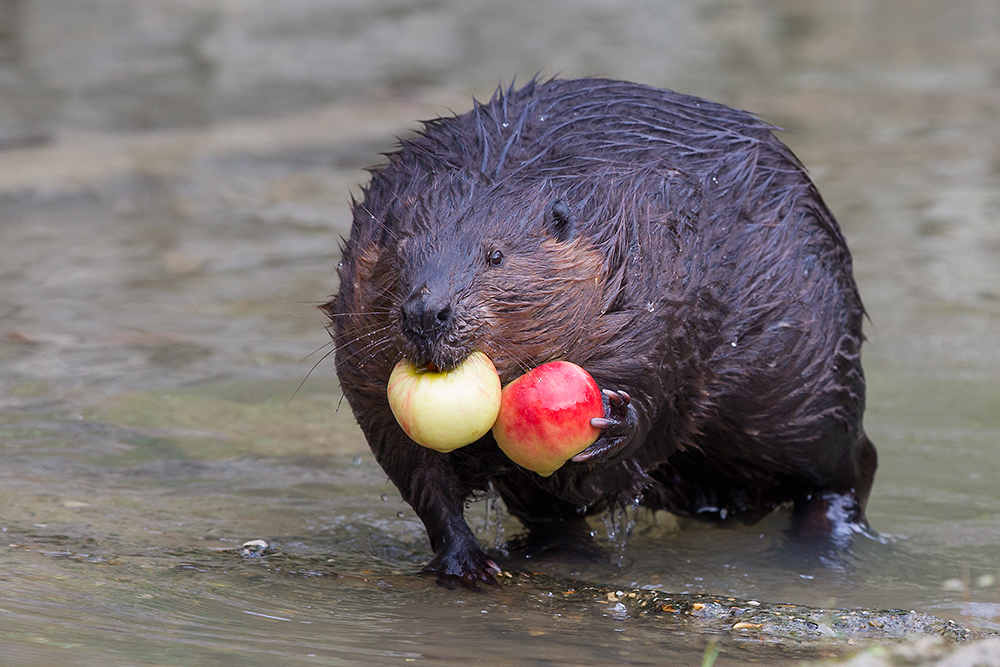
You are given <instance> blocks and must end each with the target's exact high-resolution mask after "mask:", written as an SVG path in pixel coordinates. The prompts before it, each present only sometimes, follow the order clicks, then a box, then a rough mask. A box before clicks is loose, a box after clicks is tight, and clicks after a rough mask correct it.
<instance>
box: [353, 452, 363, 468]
mask: <svg viewBox="0 0 1000 667" xmlns="http://www.w3.org/2000/svg"><path fill="white" fill-rule="evenodd" d="M361 461H363V459H362V458H361V454H355V455H354V465H356V466H359V465H361Z"/></svg>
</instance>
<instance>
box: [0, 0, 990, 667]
mask: <svg viewBox="0 0 1000 667" xmlns="http://www.w3.org/2000/svg"><path fill="white" fill-rule="evenodd" d="M998 62H1000V9H998V6H997V5H996V3H995V2H993V1H992V0H982V1H979V2H976V1H974V0H958V1H956V2H949V3H945V4H942V3H934V2H914V0H895V1H888V2H879V3H875V2H865V1H857V2H847V3H845V2H834V1H832V0H831V1H830V2H806V1H804V0H803V1H792V0H785V1H781V2H763V1H760V2H749V3H729V2H721V1H718V0H700V1H698V2H693V3H687V4H684V5H678V6H677V7H675V8H670V9H664V8H663V7H662V6H661V4H658V3H643V2H638V1H627V2H620V3H615V4H613V5H611V4H608V5H605V4H604V3H600V2H587V3H570V2H562V1H559V2H550V3H517V2H508V3H490V2H486V1H485V0H483V1H481V2H480V1H475V2H466V1H463V2H458V1H457V0H454V1H447V0H438V1H432V2H419V3H408V2H403V1H402V0H395V1H394V0H380V1H378V2H370V3H356V4H355V5H348V4H343V3H327V2H322V1H320V0H293V1H290V2H283V3H272V4H267V3H253V2H248V1H247V2H237V3H226V4H219V5H216V4H207V5H206V4H205V3H197V2H191V1H185V0H155V1H152V2H144V3H129V2H122V1H117V0H87V1H86V2H79V1H74V2H66V1H65V0H7V2H0V149H2V150H0V648H2V649H3V653H4V661H5V664H50V663H52V662H55V661H57V660H58V661H68V662H70V663H71V664H81V665H88V664H102V665H105V664H129V665H164V664H169V665H184V664H190V665H212V664H230V663H232V662H234V661H235V660H240V661H243V662H246V663H247V664H263V663H265V662H269V663H270V662H274V661H276V660H277V661H281V662H283V663H287V664H351V663H356V662H369V663H388V664H397V663H405V662H409V661H414V662H422V663H443V662H470V661H473V660H486V659H489V661H490V662H512V663H513V662H541V663H546V662H548V663H553V664H563V663H566V664H570V663H580V662H586V663H595V664H600V663H619V662H622V661H629V662H634V663H638V664H643V663H646V662H648V663H656V664H663V663H664V662H670V660H671V659H673V660H676V661H678V662H683V663H685V664H697V662H698V661H700V658H701V652H702V650H703V649H704V647H705V645H706V644H707V643H708V642H709V640H710V639H711V637H708V636H702V635H699V634H698V633H697V632H692V631H690V630H684V629H678V628H676V627H674V628H670V627H663V626H662V625H658V624H656V623H653V622H650V621H647V620H643V619H639V618H631V617H628V616H627V615H626V616H622V615H620V614H618V615H616V614H615V613H612V612H611V611H609V609H608V608H607V606H606V604H598V603H596V602H595V604H593V605H589V606H588V605H583V606H580V605H566V604H560V603H558V601H553V595H554V592H553V591H551V590H546V589H544V588H538V589H534V590H532V589H530V588H529V589H525V588H523V587H507V588H504V589H501V590H499V591H488V592H485V593H469V592H465V591H458V592H453V591H447V590H445V589H441V588H438V587H437V586H435V585H434V584H433V582H432V581H429V580H427V579H426V578H424V577H420V576H417V575H415V574H414V573H415V572H416V571H417V570H418V569H419V568H420V566H421V565H422V564H423V563H425V562H426V560H427V559H428V557H429V548H428V545H427V543H426V538H425V535H424V533H423V529H422V526H421V525H420V524H419V522H418V521H417V520H416V518H415V517H414V515H413V513H412V511H411V510H410V509H409V508H408V507H407V506H406V505H404V504H402V503H401V502H400V501H399V497H398V494H396V492H395V490H394V489H393V488H392V487H391V485H390V484H388V483H387V482H386V480H385V476H384V475H383V474H382V473H381V471H380V470H379V469H378V467H377V465H376V464H375V463H374V460H373V459H372V457H371V455H370V454H369V453H368V452H367V447H366V445H365V443H364V441H363V439H362V437H361V435H360V432H359V431H358V429H357V427H356V426H355V425H354V423H353V419H352V417H351V416H350V413H349V410H348V409H347V407H346V405H344V406H342V407H341V408H340V410H339V411H338V410H337V406H338V405H339V403H340V393H339V389H338V387H337V384H336V380H335V378H334V376H333V367H332V363H331V361H330V360H329V359H327V360H325V361H324V360H323V355H325V354H326V353H327V352H328V350H329V348H328V347H327V341H328V337H327V335H326V333H325V332H324V331H323V322H322V319H321V317H320V315H319V313H318V312H317V311H316V310H315V308H314V306H315V305H316V304H318V303H320V302H321V301H322V300H323V299H324V298H325V297H326V295H328V294H330V293H332V292H333V291H334V289H335V281H334V277H333V274H334V272H333V266H334V264H335V262H336V254H337V247H338V246H337V243H338V234H345V233H346V230H347V228H348V225H349V214H348V205H347V201H348V198H349V196H350V193H351V192H355V193H356V192H357V189H356V187H355V185H356V184H357V183H361V182H363V181H364V179H365V173H364V171H363V168H364V167H365V166H367V165H368V164H370V163H372V162H374V161H376V160H377V159H378V153H379V152H380V151H385V150H388V149H390V148H391V146H392V144H393V141H394V139H393V137H394V136H396V135H400V134H403V133H405V132H406V131H407V128H412V127H413V126H414V121H415V120H417V119H423V118H429V117H432V116H434V115H437V114H442V113H448V110H449V109H454V110H457V111H460V110H464V109H466V108H467V107H468V106H469V104H470V102H469V96H470V95H476V96H478V97H484V96H487V95H489V94H490V93H491V92H492V90H493V88H494V87H495V86H496V85H497V84H498V83H501V82H506V81H509V80H510V78H511V77H512V76H514V75H515V74H517V75H518V77H519V80H524V79H525V78H527V77H530V76H531V75H532V74H534V73H535V72H538V71H541V72H543V73H544V74H546V75H549V74H554V73H557V72H559V73H561V74H562V75H563V76H579V75H592V74H597V75H607V76H614V77H619V78H627V79H632V80H638V81H642V82H644V83H650V84H654V85H660V86H664V87H670V88H674V89H678V90H681V91H683V92H688V93H693V94H699V95H704V96H707V97H711V98H713V99H716V100H719V101H721V102H725V103H728V104H731V105H734V106H739V107H743V108H747V109H750V110H753V111H754V112H756V113H758V114H760V115H761V116H763V117H764V118H766V119H768V120H770V121H772V122H775V123H776V124H779V125H781V126H782V127H784V128H785V129H786V131H785V132H784V133H783V135H782V138H783V139H784V140H785V141H787V142H788V143H789V144H790V145H791V146H792V147H793V149H794V150H795V151H796V152H797V153H798V154H799V156H800V157H801V158H802V159H803V161H804V162H805V163H806V164H807V165H808V166H809V168H810V170H811V172H812V174H813V176H814V178H815V180H816V181H817V183H818V184H819V186H820V189H821V190H822V192H823V193H824V196H825V197H826V199H827V201H828V203H829V204H830V206H831V208H832V209H833V211H834V212H835V214H836V215H837V217H838V219H839V220H840V222H841V225H842V226H843V228H844V230H845V233H846V235H847V237H848V240H849V242H850V245H851V247H852V250H853V253H854V258H855V269H856V274H857V277H858V281H859V283H860V286H861V291H862V295H863V297H864V299H865V303H866V306H867V309H868V311H869V314H870V318H871V322H870V324H869V326H868V328H867V333H868V337H869V342H868V344H867V346H866V348H865V368H866V372H867V375H868V378H869V408H868V413H867V417H866V428H867V430H868V432H869V434H870V435H871V437H872V439H873V440H874V442H875V443H876V445H877V447H878V449H879V455H880V468H879V473H878V477H877V479H876V485H875V489H874V492H873V495H872V499H871V503H870V506H869V518H870V520H871V522H872V524H873V525H874V526H875V527H876V528H877V529H878V530H879V531H880V532H882V533H883V534H884V535H885V536H887V537H888V542H889V543H888V544H887V545H881V544H878V543H876V542H874V541H868V540H862V541H861V542H860V543H858V544H857V545H856V546H855V548H854V549H853V551H851V552H849V553H841V554H830V553H811V554H810V553H803V552H801V550H799V549H798V548H796V547H795V546H794V545H792V544H790V543H789V542H787V541H786V540H785V539H784V530H785V528H786V527H787V523H786V517H784V516H782V515H781V514H780V513H779V514H776V515H774V516H772V517H769V518H768V519H767V520H765V521H764V522H762V523H761V524H758V525H756V526H750V527H743V528H736V529H716V528H708V527H704V526H697V525H694V526H692V525H686V524H679V523H678V522H676V521H674V520H672V519H671V518H669V517H666V516H664V515H657V516H655V517H654V516H650V515H648V514H647V513H642V512H640V513H638V514H637V515H636V516H634V517H631V518H633V519H635V520H636V521H637V526H636V529H635V533H634V534H633V535H632V536H631V538H630V540H629V543H628V545H627V547H626V549H625V551H624V553H623V555H622V558H621V560H620V562H618V561H617V559H616V558H615V549H614V545H612V544H609V543H608V540H607V539H606V538H605V537H604V535H605V526H604V524H602V523H600V522H599V521H595V522H594V523H593V526H592V527H593V529H594V531H595V533H596V534H597V536H596V538H595V542H596V543H597V544H598V545H599V546H601V548H602V549H603V551H602V554H603V560H601V559H594V558H592V557H591V556H592V555H593V554H592V553H590V551H588V550H584V552H583V553H577V552H569V553H568V554H563V558H562V559H561V560H552V559H549V560H547V561H544V562H537V559H524V558H523V554H522V557H521V558H520V559H519V560H518V559H515V560H514V561H512V562H511V565H512V566H514V567H518V568H520V569H526V570H538V571H542V572H548V573H550V574H555V575H558V576H561V577H569V578H579V579H584V580H589V581H594V582H602V583H607V584H609V585H613V586H622V587H656V588H658V589H660V590H665V591H672V592H678V593H680V592H708V593H712V594H717V595H733V596H738V597H743V598H755V599H759V600H765V601H771V602H789V603H796V604H808V605H814V606H823V607H840V608H845V607H890V608H901V609H916V610H918V611H923V612H928V613H931V614H935V615H937V616H940V617H943V618H948V619H954V620H956V621H958V622H959V623H962V624H963V625H966V626H968V627H973V628H978V629H986V630H994V631H996V630H1000V585H998V581H1000V561H998V559H997V555H996V554H997V553H1000V490H998V487H997V484H996V481H995V480H996V479H998V478H1000V445H998V442H1000V383H998V382H997V378H998V377H1000V69H998V68H997V65H996V63H998ZM317 363H318V365H317V366H316V368H315V369H314V370H312V372H311V373H310V369H311V368H312V367H313V365H314V364H317ZM307 375H308V379H306V381H305V382H304V383H303V384H302V385H301V387H299V384H300V383H301V382H302V380H303V379H304V378H306V376H307ZM469 516H470V518H471V520H473V521H474V522H476V525H477V526H479V528H480V530H481V535H482V539H483V540H484V542H485V543H487V544H492V543H493V541H494V540H495V530H496V526H495V523H494V522H493V521H492V520H489V521H488V520H486V508H485V507H484V505H483V503H479V504H477V505H475V506H473V507H472V509H470V512H469ZM505 530H506V535H507V536H512V535H515V534H516V532H517V525H516V523H515V522H511V521H508V522H507V523H506V524H505ZM249 539H265V540H267V541H268V542H270V543H272V545H273V546H274V547H275V548H276V549H277V550H278V552H279V554H278V555H276V556H274V557H273V558H268V559H249V560H248V559H243V558H241V557H240V556H238V555H236V554H234V553H233V552H232V551H230V550H232V549H235V548H238V547H239V545H240V544H242V543H243V542H244V541H246V540H249ZM265 562H266V566H265ZM828 650H829V651H834V650H837V651H839V650H843V647H841V648H834V647H825V646H823V645H822V644H810V645H807V646H806V647H794V648H793V647H788V646H782V645H768V644H767V643H766V642H764V643H761V642H750V641H748V642H739V641H735V642H734V641H730V642H728V643H725V644H724V645H723V650H722V654H721V657H720V660H719V663H717V664H727V663H730V664H733V663H739V662H741V661H743V660H744V659H749V658H757V659H760V658H762V657H764V658H766V659H767V660H768V661H770V662H771V663H775V662H780V661H783V660H793V659H796V658H798V657H800V656H805V657H816V656H821V655H824V652H825V651H828ZM762 651H763V652H762ZM526 656H528V657H526Z"/></svg>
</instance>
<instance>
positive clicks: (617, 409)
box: [571, 389, 637, 463]
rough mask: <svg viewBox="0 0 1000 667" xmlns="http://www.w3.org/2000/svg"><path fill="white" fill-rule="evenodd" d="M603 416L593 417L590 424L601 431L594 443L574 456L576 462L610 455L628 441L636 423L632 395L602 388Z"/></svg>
mask: <svg viewBox="0 0 1000 667" xmlns="http://www.w3.org/2000/svg"><path fill="white" fill-rule="evenodd" d="M603 393H604V417H595V418H593V419H591V420H590V424H591V425H592V426H594V427H595V428H599V429H601V431H603V433H601V436H600V437H599V438H598V439H597V441H596V442H594V444H592V445H591V446H590V447H587V448H586V449H585V450H583V451H582V452H580V453H579V454H577V455H576V456H574V457H573V458H572V459H571V460H573V461H576V462H578V463H579V462H581V461H589V460H590V459H592V458H594V457H595V456H611V455H612V454H615V453H617V452H618V451H620V450H621V449H622V448H623V447H624V446H625V444H626V443H627V442H628V436H629V435H631V434H632V432H633V430H634V429H635V425H636V421H637V418H636V414H635V406H634V405H633V404H632V397H631V396H629V395H628V394H627V393H626V392H624V391H610V390H608V389H605V390H604V392H603Z"/></svg>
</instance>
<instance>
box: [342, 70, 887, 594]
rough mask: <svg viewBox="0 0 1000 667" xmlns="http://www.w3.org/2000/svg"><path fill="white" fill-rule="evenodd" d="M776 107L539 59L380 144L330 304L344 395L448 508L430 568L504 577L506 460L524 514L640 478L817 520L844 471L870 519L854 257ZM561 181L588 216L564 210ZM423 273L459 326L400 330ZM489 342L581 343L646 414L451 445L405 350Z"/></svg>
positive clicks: (498, 350)
mask: <svg viewBox="0 0 1000 667" xmlns="http://www.w3.org/2000/svg"><path fill="white" fill-rule="evenodd" d="M772 129H773V128H772V127H771V126H769V125H767V124H766V123H763V122H761V121H760V120H758V119H756V118H755V117H753V116H751V115H750V114H748V113H745V112H743V111H738V110H734V109H730V108H728V107H725V106H722V105H719V104H714V103H710V102H706V101H704V100H701V99H697V98H694V97H688V96H684V95H680V94H677V93H673V92H669V91H663V90H658V89H653V88H649V87H644V86H640V85H636V84H630V83H623V82H617V81H608V80H600V79H583V80H567V81H560V80H555V81H549V82H539V81H533V82H531V83H529V84H527V85H525V86H524V87H522V88H520V89H514V88H513V87H512V88H511V89H509V90H507V91H505V92H501V91H498V93H497V94H496V95H495V96H494V97H493V98H492V99H491V100H490V101H489V102H486V103H482V104H480V103H477V104H475V107H474V109H473V110H472V111H470V112H469V113H466V114H464V115H461V116H457V117H448V118H438V119H435V120H432V121H429V122H426V123H424V127H423V130H422V131H421V132H420V133H418V134H417V135H416V136H414V137H412V138H410V139H406V140H404V141H402V142H401V145H400V147H399V149H398V150H397V151H396V152H394V153H391V154H390V155H388V158H387V161H386V162H385V163H384V164H382V165H381V166H379V167H377V168H374V169H372V170H371V181H370V183H369V184H368V185H367V187H365V188H364V189H363V196H362V198H361V199H360V200H359V201H355V202H354V206H353V213H354V224H353V227H352V229H351V233H350V238H349V239H348V240H347V241H346V242H345V244H344V246H343V261H342V264H341V267H340V270H339V275H340V291H339V294H338V295H337V297H336V298H335V299H334V300H333V301H331V302H330V303H329V304H327V305H326V306H325V308H326V310H327V312H328V313H329V315H330V323H331V324H330V329H331V332H332V335H333V338H334V342H335V346H336V360H337V372H338V374H339V377H340V381H341V385H342V387H343V389H344V392H345V395H346V396H347V399H348V401H349V403H350V405H351V408H352V409H353V410H354V414H355V416H356V418H357V420H358V423H359V424H360V425H361V428H362V430H363V431H364V433H365V435H366V437H367V439H368V442H369V445H370V446H371V448H372V451H373V452H374V453H375V456H376V457H377V459H378V461H379V463H380V465H381V466H382V467H383V468H384V469H385V471H386V472H387V474H388V475H389V477H390V479H391V480H392V481H393V483H395V484H396V486H397V487H398V488H399V490H400V492H401V493H402V495H403V498H404V499H406V500H407V502H409V503H410V504H411V505H412V506H413V508H414V509H415V511H416V512H417V514H418V515H419V516H420V518H421V519H422V520H423V521H424V523H425V525H426V527H427V530H428V533H429V536H430V539H431V544H432V546H433V548H434V551H435V558H434V560H433V561H432V563H431V565H430V566H429V568H430V569H431V570H433V571H436V572H438V573H439V574H442V575H444V576H445V577H457V578H458V579H460V580H463V581H465V582H466V583H468V582H469V581H475V580H489V579H490V572H489V570H490V566H489V563H488V561H487V560H486V558H485V556H484V555H483V553H482V550H481V548H480V546H479V544H478V542H477V541H476V539H475V537H474V536H473V535H472V533H471V532H470V531H469V528H468V526H467V525H466V524H465V521H464V519H463V517H462V509H463V503H464V501H465V500H466V498H468V497H469V496H471V495H472V494H473V493H474V492H476V491H479V490H483V489H485V488H486V487H487V486H488V484H489V483H490V482H491V481H492V482H493V484H494V485H495V487H496V488H498V489H499V490H500V492H501V494H502V496H503V498H504V500H505V502H506V504H507V505H508V507H509V508H510V510H511V511H512V512H513V513H514V514H515V515H517V516H519V517H520V518H521V519H522V520H524V521H525V522H527V523H529V524H537V523H538V522H542V521H547V520H552V519H559V518H564V517H567V516H570V515H573V514H575V513H576V512H577V511H578V510H579V509H582V508H586V510H587V511H596V510H598V509H601V508H603V507H605V506H607V505H608V504H609V503H612V504H616V503H617V504H620V503H627V502H632V501H633V500H634V499H637V498H640V499H642V501H643V502H644V503H645V504H647V505H650V506H652V507H655V508H663V509H668V510H670V511H674V512H677V513H682V514H687V515H692V516H698V517H702V518H709V519H725V518H727V517H734V518H738V519H739V518H742V519H745V520H748V521H752V520H756V519H758V518H760V517H762V516H763V515H765V514H766V513H768V512H769V511H771V510H772V509H773V508H774V507H776V506H777V505H779V504H782V503H784V502H787V501H793V502H795V503H796V507H797V510H798V511H799V514H800V515H803V516H806V521H805V523H810V522H817V521H818V522H819V523H822V520H823V517H824V516H825V514H824V512H825V509H824V505H823V500H822V499H823V498H826V497H831V496H837V497H841V498H842V497H846V498H848V502H847V505H848V506H849V507H848V509H849V511H848V512H847V515H848V520H850V521H854V522H858V523H863V522H864V517H863V511H864V504H865V501H866V499H867V496H868V492H869V489H870V486H871V482H872V477H873V475H874V470H875V465H876V464H875V451H874V448H872V447H871V444H870V443H869V442H868V440H867V438H866V437H865V435H864V432H863V430H862V413H863V410H864V401H865V398H864V397H865V383H864V377H863V374H862V371H861V365H860V348H861V343H862V333H861V322H862V317H863V309H862V305H861V301H860V297H859V295H858V290H857V287H856V285H855V282H854V279H853V277H852V266H851V257H850V254H849V252H848V250H847V247H846V245H845V242H844V238H843V236H842V234H841V231H840V229H839V227H838V225H837V223H836V221H835V220H834V218H833V216H832V215H831V213H830V212H829V210H828V209H827V207H826V205H825V204H824V203H823V200H822V198H821V197H820V195H819V193H818V192H817V190H816V188H815V187H814V185H813V184H812V182H811V181H810V180H809V178H808V177H807V175H806V174H805V171H804V169H803V168H802V166H801V164H800V163H799V161H798V160H797V159H796V158H795V156H794V155H793V154H792V153H791V151H790V150H789V149H788V148H787V147H786V146H785V145H784V144H782V143H781V142H779V141H778V140H777V139H776V138H775V137H774V135H773V134H772ZM559 200H562V201H563V202H565V204H566V205H567V206H568V209H569V211H570V212H571V221H570V222H567V220H565V219H558V218H557V217H554V216H553V215H551V214H550V213H547V212H548V211H550V210H551V206H552V203H553V202H556V201H559ZM497 251H499V252H500V253H502V258H503V261H502V263H500V264H499V265H498V266H497V265H494V264H493V263H491V261H490V257H491V256H494V257H495V256H496V252H497ZM414 295H417V296H414ZM407 298H417V299H436V300H437V301H435V303H438V302H440V303H447V305H448V308H449V310H448V313H447V314H448V316H449V317H448V322H447V326H444V325H442V326H441V327H440V328H441V330H437V329H435V330H434V331H433V332H432V333H431V332H429V330H428V331H424V330H421V332H420V335H417V336H414V335H410V334H405V333H404V332H403V328H402V327H401V322H400V318H401V316H400V309H401V306H402V305H403V303H404V301H405V300H406V299H407ZM420 305H421V307H422V306H423V305H424V302H423V301H421V302H420ZM441 319H444V317H442V318H441ZM434 324H435V326H437V322H435V323H434ZM475 349H478V350H482V351H484V352H486V353H487V354H488V355H489V356H490V357H491V358H492V359H493V361H494V363H495V365H496V367H497V369H498V371H499V373H500V376H501V380H502V381H503V382H504V383H507V382H509V381H510V380H512V379H513V378H515V377H517V376H518V375H520V374H521V373H523V372H524V371H526V370H527V369H529V368H532V367H534V366H536V365H538V364H540V363H543V362H546V361H550V360H554V359H566V360H569V361H573V362H575V363H577V364H579V365H581V366H583V367H584V368H585V369H587V370H588V371H589V372H590V373H591V374H592V375H593V376H594V378H595V379H596V380H597V382H598V384H599V385H600V386H601V387H602V388H606V389H613V390H624V391H626V392H627V393H628V394H629V395H630V396H631V398H632V403H631V405H632V407H633V408H634V412H633V414H634V417H635V424H634V426H633V428H632V429H631V431H630V433H629V434H628V436H627V437H626V438H625V439H624V441H623V442H622V443H620V444H621V446H620V447H619V448H617V449H616V451H615V453H614V454H613V455H612V456H611V457H610V458H608V457H597V458H595V459H593V460H591V461H588V462H586V463H572V462H571V463H568V464H567V465H566V466H564V467H563V468H562V469H561V470H559V471H558V472H556V473H555V474H554V475H552V476H551V477H549V478H542V477H539V476H538V475H536V474H534V473H530V472H526V471H524V470H521V469H519V468H517V467H516V466H515V465H514V464H512V463H511V462H510V461H508V460H507V459H506V458H505V457H504V456H503V454H502V453H501V452H500V451H499V449H498V448H497V447H496V445H495V443H494V442H493V440H492V438H491V436H489V435H487V436H485V437H483V438H482V439H481V440H480V441H478V442H476V443H474V444H472V445H469V446H468V447H465V448H462V449H459V450H457V451H455V452H452V453H450V454H440V453H437V452H434V451H431V450H429V449H425V448H423V447H420V446H418V445H416V444H414V443H413V442H411V441H410V440H409V439H407V438H406V436H405V435H404V433H403V432H402V430H401V429H400V428H399V426H398V425H397V424H396V421H395V420H394V418H393V416H392V414H391V413H390V411H389V407H388V403H387V400H386V383H387V379H388V377H389V373H390V371H391V369H392V367H393V365H394V364H395V363H396V362H397V361H398V360H399V359H400V358H401V357H402V356H407V357H409V358H411V359H412V360H414V361H416V362H418V363H423V362H431V363H434V364H436V365H437V366H439V367H442V368H449V367H451V366H454V365H455V364H457V363H458V362H460V361H461V360H462V358H463V357H464V356H465V355H466V354H468V353H469V352H470V351H471V350H475ZM609 437H610V436H609ZM851 508H853V509H851Z"/></svg>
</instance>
